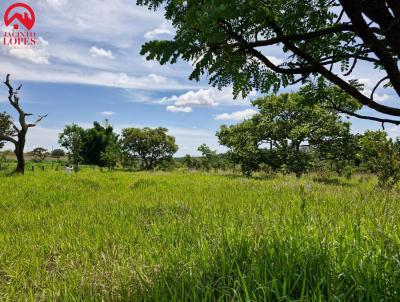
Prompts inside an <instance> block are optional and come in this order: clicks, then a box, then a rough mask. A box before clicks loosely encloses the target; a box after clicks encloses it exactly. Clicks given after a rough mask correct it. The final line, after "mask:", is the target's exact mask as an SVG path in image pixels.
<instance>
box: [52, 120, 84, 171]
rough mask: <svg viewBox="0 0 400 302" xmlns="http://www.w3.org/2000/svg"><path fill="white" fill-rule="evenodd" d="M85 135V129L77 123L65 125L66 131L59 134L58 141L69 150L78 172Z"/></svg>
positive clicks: (69, 155)
mask: <svg viewBox="0 0 400 302" xmlns="http://www.w3.org/2000/svg"><path fill="white" fill-rule="evenodd" d="M84 135H85V130H84V129H83V128H82V127H80V126H78V125H76V124H72V125H68V126H65V128H64V131H63V132H62V133H60V134H59V140H58V143H59V144H60V145H61V146H62V147H64V148H65V149H67V150H68V158H69V160H70V161H72V163H73V164H74V170H75V172H78V169H79V163H80V162H81V161H82V156H81V151H82V147H83V138H84Z"/></svg>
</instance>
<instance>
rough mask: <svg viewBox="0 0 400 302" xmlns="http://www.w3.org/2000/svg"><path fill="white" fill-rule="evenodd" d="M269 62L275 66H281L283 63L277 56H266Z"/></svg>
mask: <svg viewBox="0 0 400 302" xmlns="http://www.w3.org/2000/svg"><path fill="white" fill-rule="evenodd" d="M266 57H267V59H268V60H270V61H271V62H272V63H273V64H275V65H281V64H282V63H283V60H282V59H280V58H277V57H275V56H266Z"/></svg>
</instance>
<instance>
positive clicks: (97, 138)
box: [81, 121, 118, 166]
mask: <svg viewBox="0 0 400 302" xmlns="http://www.w3.org/2000/svg"><path fill="white" fill-rule="evenodd" d="M117 140H118V137H117V135H116V134H115V133H114V129H113V127H112V126H111V125H110V124H109V123H108V121H106V122H105V123H104V125H101V124H100V123H98V122H94V123H93V127H92V128H89V129H86V130H85V131H84V136H83V144H82V151H81V156H82V158H83V161H84V163H85V164H90V165H97V166H104V165H106V164H109V162H107V161H106V160H105V159H104V158H102V153H105V152H106V149H107V147H108V146H109V145H111V144H112V145H114V146H115V145H116V142H117ZM111 148H112V147H111Z"/></svg>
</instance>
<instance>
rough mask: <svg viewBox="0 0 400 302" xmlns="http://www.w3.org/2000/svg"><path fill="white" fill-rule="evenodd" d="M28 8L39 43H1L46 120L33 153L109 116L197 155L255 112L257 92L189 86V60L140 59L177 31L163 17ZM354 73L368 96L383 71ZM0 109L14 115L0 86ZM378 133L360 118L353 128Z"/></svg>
mask: <svg viewBox="0 0 400 302" xmlns="http://www.w3.org/2000/svg"><path fill="white" fill-rule="evenodd" d="M24 2H25V3H28V4H29V5H31V6H32V7H33V8H34V10H35V12H36V24H35V27H34V29H33V30H34V31H35V32H36V34H37V36H39V44H38V46H37V47H36V48H33V49H26V48H25V49H11V48H9V47H7V46H4V45H0V48H1V51H0V77H1V78H4V77H5V75H6V74H7V73H10V74H11V76H12V80H13V81H14V82H15V84H17V83H22V84H23V89H22V92H21V103H22V104H23V106H24V108H26V111H29V112H33V113H35V114H44V113H48V114H49V116H48V118H47V119H45V120H44V121H43V122H42V123H41V124H40V126H39V127H37V128H34V129H31V131H30V133H29V135H28V142H27V149H28V150H29V149H32V148H34V147H37V146H43V147H46V148H48V149H52V148H56V147H57V134H58V133H59V132H60V131H61V130H62V129H63V127H64V126H65V125H66V124H71V123H73V122H75V123H78V124H80V125H82V126H84V127H89V126H90V125H91V124H92V122H93V121H95V120H97V121H102V120H104V119H105V118H107V119H109V121H110V122H111V123H112V124H113V125H114V127H115V129H116V131H120V130H121V129H123V128H126V127H145V126H149V127H157V126H163V127H166V128H168V129H170V133H171V134H172V135H174V136H175V137H176V138H177V143H178V145H179V147H180V150H179V152H178V155H184V154H187V153H189V154H193V155H195V154H198V153H197V150H196V149H197V147H198V146H199V145H201V144H202V143H207V144H209V145H210V146H212V147H213V148H215V149H218V150H220V151H223V150H224V149H223V148H221V147H220V146H218V142H217V139H216V138H215V132H216V130H217V129H218V128H219V126H220V125H222V124H226V123H235V122H238V121H240V120H242V119H243V118H246V117H249V116H251V115H252V114H254V110H253V109H252V108H251V107H250V106H249V99H251V98H254V97H255V94H254V95H252V96H250V97H249V98H248V99H246V100H233V98H232V93H231V88H230V87H227V88H226V89H223V90H222V91H218V90H217V89H214V88H212V87H209V86H208V85H207V82H206V81H205V80H204V81H201V82H200V83H196V82H192V81H189V80H188V79H187V78H188V75H189V73H190V72H191V70H192V66H191V65H190V64H189V63H186V62H180V63H178V64H176V65H170V66H160V65H159V64H158V63H157V62H147V61H146V60H145V59H144V58H143V57H141V56H140V54H139V51H140V46H141V45H142V44H143V43H144V42H146V41H148V40H150V39H155V38H161V39H164V38H165V39H168V38H172V37H173V29H172V28H171V26H170V25H169V23H168V22H166V21H165V19H164V17H163V16H162V13H160V12H153V11H148V10H147V9H146V8H143V7H137V6H136V5H135V1H131V0H108V1H98V0H86V1H82V0H35V1H24ZM12 3H15V1H2V2H1V3H0V15H1V26H2V29H3V31H4V29H5V27H4V24H3V20H2V16H3V14H4V11H5V10H6V9H7V7H8V6H9V5H11V4H12ZM268 51H269V52H268V55H269V56H270V58H271V59H273V60H276V62H279V61H281V60H282V57H281V53H280V51H279V50H278V49H277V48H271V49H269V50H268ZM355 76H357V77H360V78H362V81H363V82H364V83H365V84H366V93H368V89H371V88H372V87H373V86H374V82H376V81H377V79H379V76H380V75H379V74H377V73H376V72H374V71H373V70H370V69H368V67H367V66H361V68H359V69H358V70H356V74H355ZM378 92H379V95H378V99H379V100H380V101H382V102H385V104H391V103H394V102H395V98H394V95H393V93H392V92H391V91H390V90H388V91H383V89H382V90H379V91H378ZM0 110H1V111H4V110H6V111H8V112H12V111H11V108H10V106H9V104H8V103H7V102H6V89H5V87H3V88H1V86H0ZM366 112H368V111H366ZM379 127H380V125H379V124H376V123H372V122H366V121H359V120H357V121H354V126H353V131H354V132H363V131H365V129H368V128H369V129H379ZM387 130H388V131H389V133H390V134H391V135H392V136H396V135H397V133H398V132H399V129H398V128H397V127H393V126H390V125H388V127H387Z"/></svg>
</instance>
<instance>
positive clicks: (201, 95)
mask: <svg viewBox="0 0 400 302" xmlns="http://www.w3.org/2000/svg"><path fill="white" fill-rule="evenodd" d="M161 103H174V104H175V106H206V107H209V106H218V105H219V103H218V102H217V101H216V99H215V97H214V95H213V92H212V91H211V89H200V90H198V91H196V92H195V91H188V92H186V93H185V94H182V95H180V96H176V95H174V96H172V97H170V98H163V99H162V100H161Z"/></svg>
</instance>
